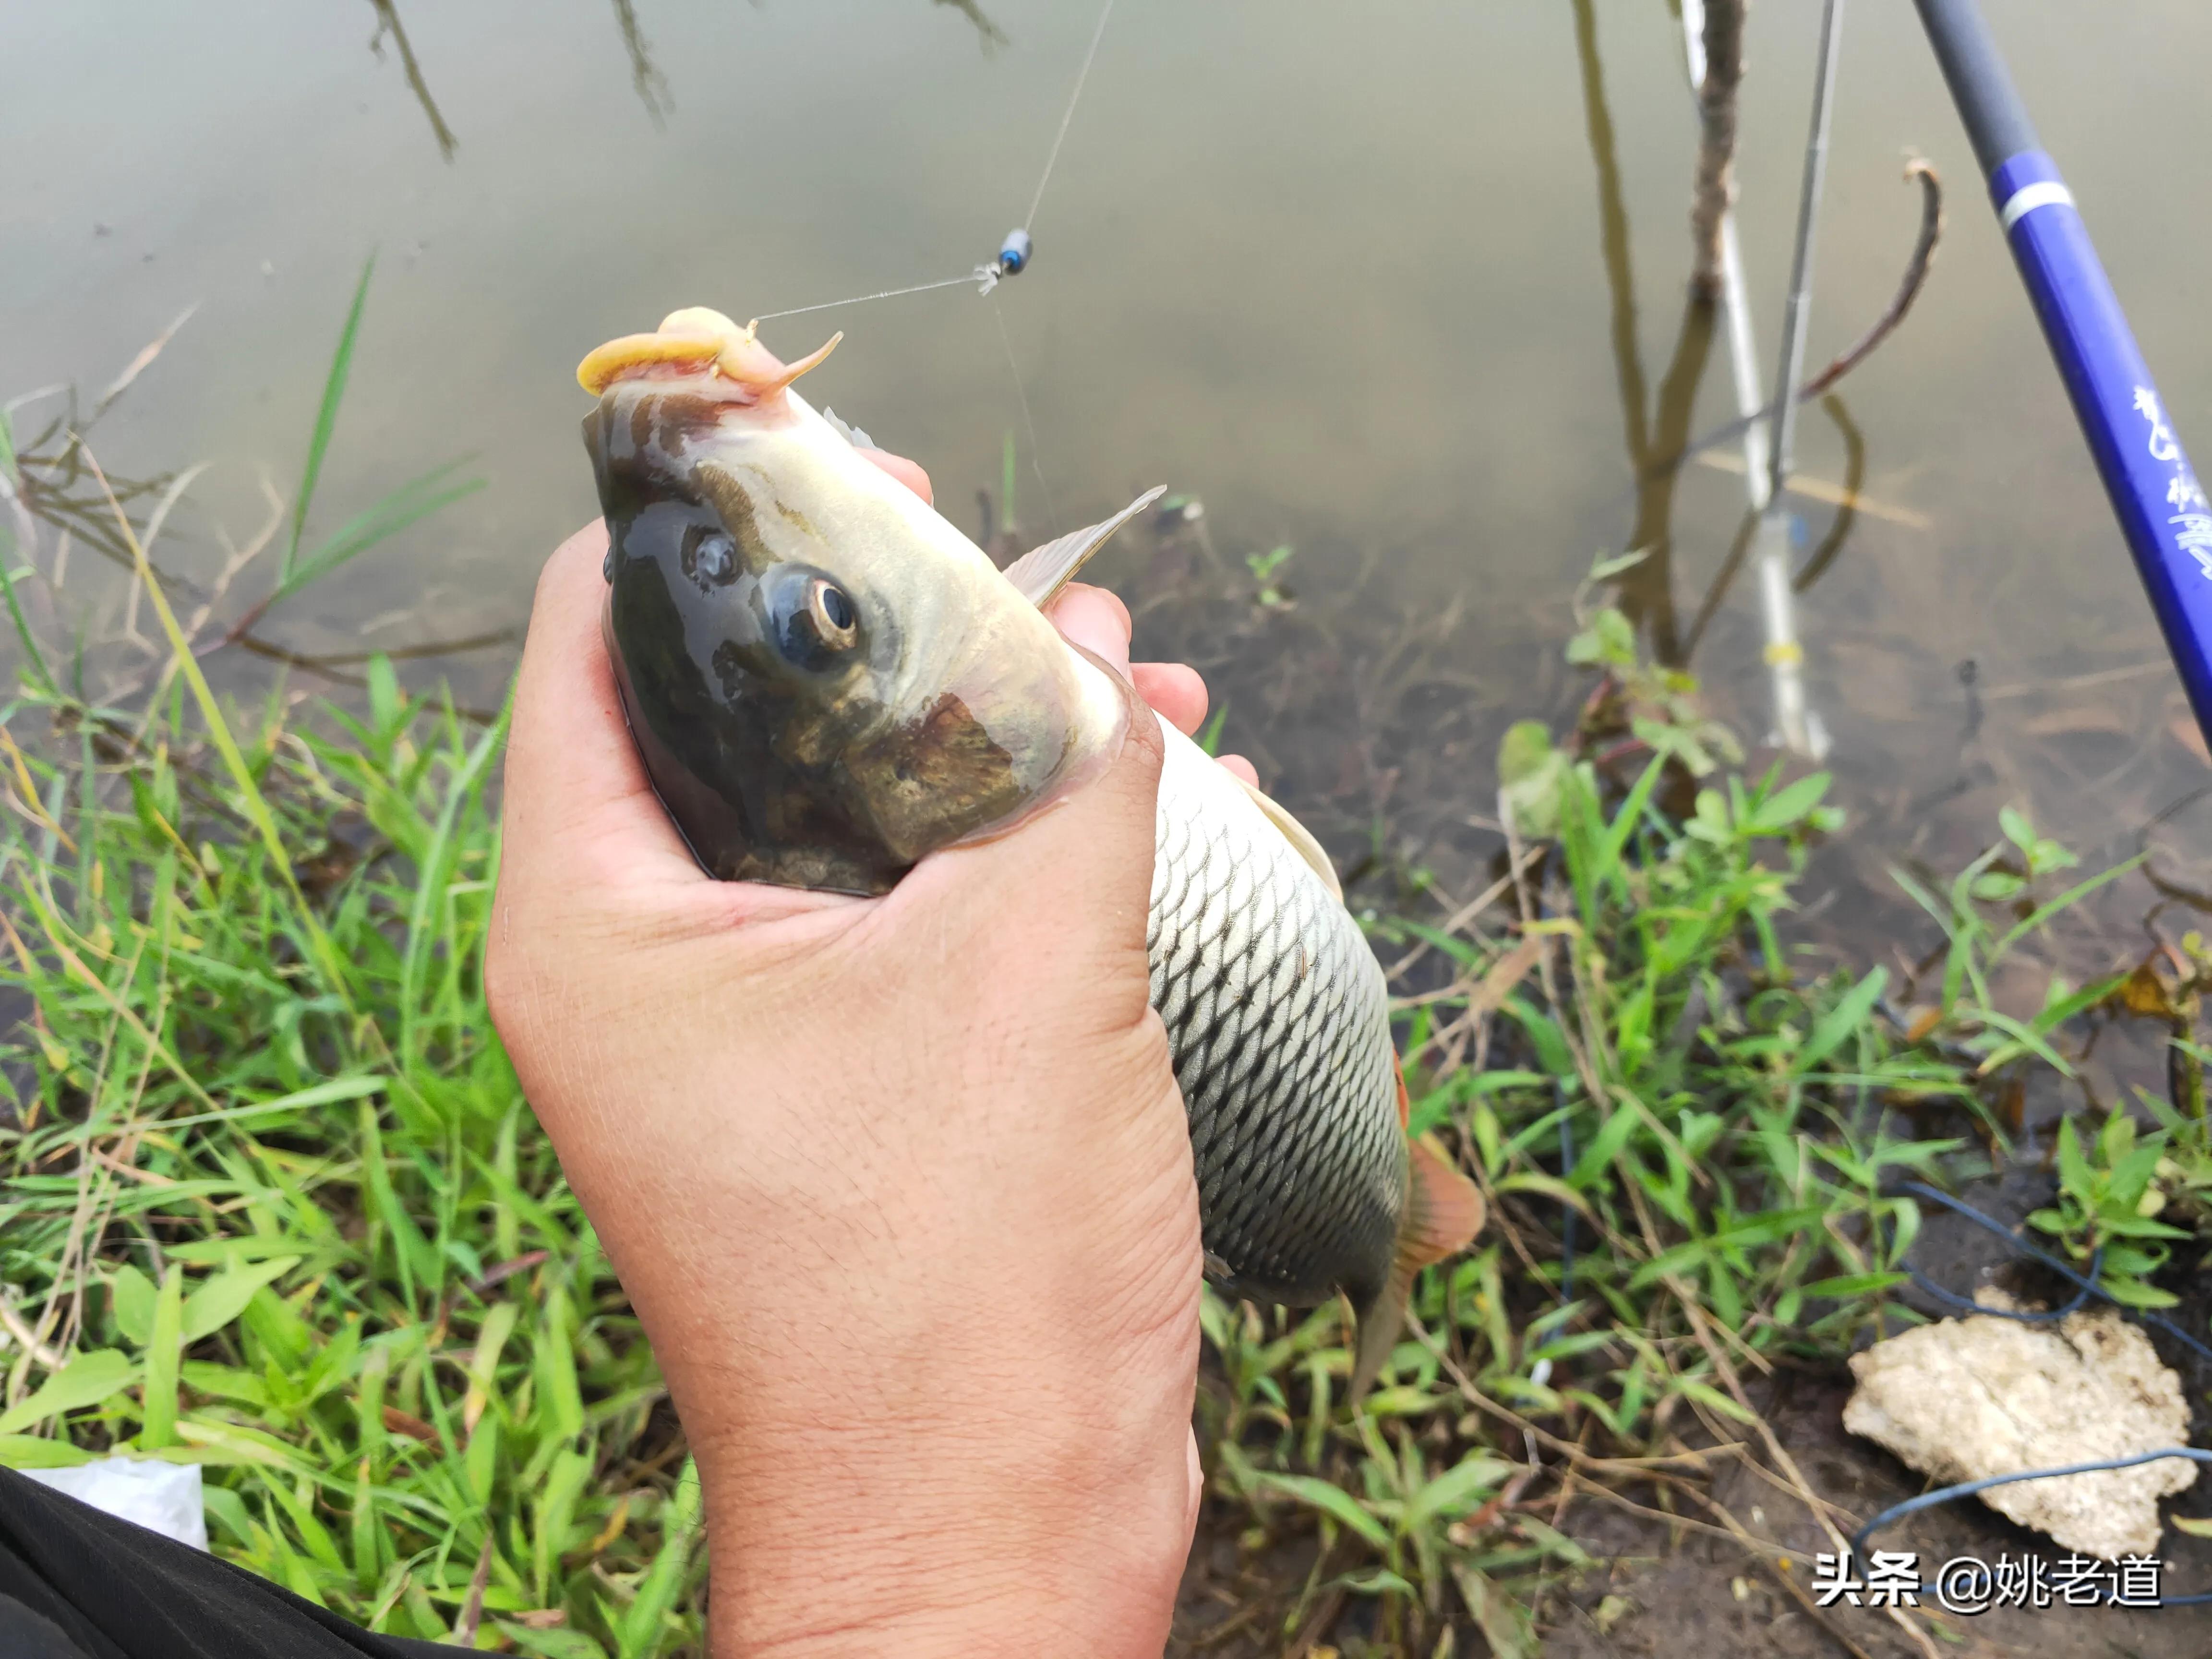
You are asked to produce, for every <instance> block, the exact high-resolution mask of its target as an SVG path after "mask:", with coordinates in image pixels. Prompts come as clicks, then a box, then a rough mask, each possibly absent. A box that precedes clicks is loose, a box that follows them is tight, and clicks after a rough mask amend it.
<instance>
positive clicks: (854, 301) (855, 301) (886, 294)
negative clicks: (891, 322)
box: [753, 271, 975, 323]
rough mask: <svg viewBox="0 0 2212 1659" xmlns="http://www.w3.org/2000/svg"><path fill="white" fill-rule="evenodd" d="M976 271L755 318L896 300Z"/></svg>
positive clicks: (969, 278)
mask: <svg viewBox="0 0 2212 1659" xmlns="http://www.w3.org/2000/svg"><path fill="white" fill-rule="evenodd" d="M974 281H975V272H974V271H969V273H968V274H967V275H966V276H947V277H946V278H945V280H944V281H943V282H941V283H915V285H914V286H913V287H912V288H887V289H884V290H883V291H882V292H881V293H879V294H856V295H854V296H853V297H852V298H851V299H849V300H825V301H823V302H822V303H821V304H820V305H818V306H793V307H791V309H790V310H788V311H767V312H763V313H761V314H760V315H759V316H757V317H756V318H754V319H753V320H754V321H755V322H757V323H772V322H774V321H775V319H777V318H779V317H803V316H805V314H806V313H808V312H810V311H835V310H836V309H837V307H839V306H860V305H866V303H867V302H868V301H871V300H896V299H897V298H898V297H899V296H900V295H906V294H927V293H928V292H930V290H931V289H939V288H951V287H953V286H955V285H956V284H957V283H972V282H974Z"/></svg>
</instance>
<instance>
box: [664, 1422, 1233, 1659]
mask: <svg viewBox="0 0 2212 1659" xmlns="http://www.w3.org/2000/svg"><path fill="white" fill-rule="evenodd" d="M1008 1415H1010V1416H1011V1415H1012V1413H1008ZM1187 1422H1188V1419H1187V1417H1185V1419H1183V1422H1182V1424H1179V1425H1177V1426H1176V1432H1175V1434H1173V1435H1172V1436H1166V1435H1162V1434H1158V1433H1152V1434H1149V1435H1142V1436H1138V1437H1127V1436H1121V1437H1116V1436H1115V1435H1113V1434H1112V1433H1110V1432H1108V1433H1092V1432H1086V1431H1085V1428H1086V1427H1087V1426H1088V1425H1077V1427H1076V1428H1075V1430H1074V1431H1069V1429H1068V1428H1067V1425H1066V1424H1065V1423H1064V1422H1060V1423H1052V1424H1049V1425H1048V1426H1045V1427H1043V1428H1042V1429H1040V1427H1039V1426H1038V1425H1037V1424H1036V1423H1033V1422H1024V1423H1020V1424H1016V1425H1006V1424H994V1425H989V1427H988V1428H987V1429H981V1430H975V1431H963V1430H962V1429H961V1428H959V1427H958V1426H957V1425H951V1424H946V1423H944V1422H942V1421H939V1422H938V1423H934V1424H928V1425H917V1426H913V1427H909V1428H908V1429H906V1430H905V1431H898V1430H896V1429H890V1430H886V1429H883V1428H869V1429H852V1428H848V1429H844V1430H835V1429H831V1430H825V1431H822V1432H819V1433H817V1434H814V1435H811V1436H810V1437H808V1439H807V1443H805V1445H803V1446H800V1445H792V1446H790V1447H788V1448H787V1449H785V1450H783V1451H780V1450H779V1449H775V1448H774V1447H770V1446H763V1445H761V1444H758V1443H747V1442H744V1441H742V1440H740V1441H737V1442H732V1443H723V1444H721V1445H719V1446H716V1447H714V1448H712V1449H702V1451H701V1452H700V1456H699V1461H700V1471H701V1478H702V1482H703V1483H704V1497H705V1502H706V1514H707V1528H708V1541H709V1547H710V1549H711V1551H712V1562H713V1565H712V1573H713V1577H712V1584H711V1589H710V1593H709V1597H708V1605H709V1608H710V1615H709V1616H710V1623H711V1628H712V1637H713V1645H712V1651H713V1654H714V1659H741V1656H743V1659H752V1656H770V1655H772V1656H775V1659H832V1656H846V1655H854V1656H858V1655H863V1654H865V1655H870V1656H874V1655H880V1654H889V1653H896V1654H898V1655H900V1656H901V1659H936V1656H938V1655H940V1654H941V1655H944V1656H946V1659H951V1656H956V1655H957V1656H959V1659H981V1656H991V1655H997V1654H1005V1655H1007V1656H1009V1659H1012V1656H1015V1655H1020V1656H1022V1659H1047V1656H1053V1655H1058V1654H1066V1655H1070V1656H1075V1655H1081V1656H1084V1659H1122V1656H1125V1655H1126V1656H1129V1659H1158V1655H1159V1653H1160V1651H1161V1649H1162V1648H1163V1647H1164V1644H1165V1643H1166V1639H1167V1635H1168V1629H1169V1624H1170V1619H1171V1617H1172V1614H1173V1611H1174V1604H1175V1595H1176V1585H1177V1583H1179V1581H1180V1579H1181V1577H1182V1567H1183V1564H1184V1560H1185V1558H1186V1556H1187V1554H1188V1549H1189V1544H1190V1532H1191V1523H1192V1521H1193V1519H1194V1502H1193V1498H1194V1494H1195V1486H1194V1474H1193V1472H1192V1465H1193V1458H1192V1454H1191V1451H1190V1445H1191V1443H1190V1440H1189V1435H1188V1427H1187V1426H1185V1425H1187ZM786 1451H787V1453H788V1455H786Z"/></svg>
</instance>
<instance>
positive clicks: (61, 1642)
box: [0, 1469, 453, 1659]
mask: <svg viewBox="0 0 2212 1659" xmlns="http://www.w3.org/2000/svg"><path fill="white" fill-rule="evenodd" d="M452 1653H453V1649H452V1648H451V1647H448V1646H446V1645H443V1644H440V1643H435V1642H418V1641H415V1640H412V1639H411V1638H405V1637H398V1636H376V1635H372V1634H371V1633H370V1632H368V1631H365V1630H362V1628H360V1626H356V1625H349V1624H348V1623H347V1622H346V1621H345V1620H343V1619H341V1618H339V1617H338V1616H337V1614H336V1613H332V1612H331V1611H330V1609H329V1608H327V1607H317V1606H316V1605H315V1604H314V1603H313V1602H312V1601H307V1600H306V1599H305V1598H304V1597H301V1596H298V1595H293V1594H292V1592H291V1591H289V1590H288V1589H282V1588H280V1587H279V1586H277V1585H276V1584H272V1583H270V1582H269V1581H268V1580H267V1579H265V1578H258V1577H255V1576H254V1575H253V1574H252V1573H250V1572H248V1571H246V1570H245V1569H244V1568H243V1567H234V1566H233V1565H231V1564H230V1563H229V1562H228V1561H219V1560H217V1559H216V1558H215V1557H214V1556H212V1555H204V1554H202V1553H200V1552H199V1551H198V1550H196V1549H194V1548H192V1547H191V1546H190V1545H188V1544H179V1543H178V1542H177V1541H175V1540H174V1539H171V1538H164V1537H162V1536H161V1534H159V1533H155V1532H149V1531H147V1530H146V1528H143V1527H141V1526H136V1525H134V1524H132V1523H131V1522H128V1521H118V1520H117V1519H116V1518H115V1517H114V1516H112V1515H105V1514H102V1513H101V1512H100V1510H96V1509H94V1508H93V1507H92V1506H91V1505H90V1504H80V1503H79V1502H77V1500H76V1498H68V1497H64V1495H63V1494H62V1493H60V1492H54V1491H52V1490H51V1489H50V1488H48V1487H46V1486H40V1485H39V1483H38V1482H37V1481H35V1480H25V1479H24V1478H23V1477H22V1476H21V1475H20V1474H16V1473H15V1471H14V1470H13V1469H0V1659H362V1656H364V1655H365V1656H368V1659H431V1656H444V1655H450V1654H452Z"/></svg>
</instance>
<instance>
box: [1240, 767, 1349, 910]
mask: <svg viewBox="0 0 2212 1659" xmlns="http://www.w3.org/2000/svg"><path fill="white" fill-rule="evenodd" d="M1237 782H1238V783H1240V784H1243V786H1244V793H1246V794H1248V795H1249V796H1251V798H1252V805H1255V806H1256V807H1258V808H1259V809H1260V811H1261V816H1262V817H1265V818H1266V819H1267V822H1268V823H1272V824H1273V825H1274V826H1275V828H1276V829H1278V830H1279V831H1280V832H1281V833H1282V837H1283V839H1284V840H1285V841H1286V842H1290V844H1291V848H1292V850H1293V851H1295V852H1296V853H1297V855H1298V856H1299V857H1300V858H1302V859H1304V860H1305V861H1306V862H1307V863H1308V864H1310V865H1311V866H1313V872H1314V873H1315V874H1316V875H1317V876H1319V877H1320V878H1322V885H1323V886H1325V887H1327V888H1328V891H1329V896H1330V897H1331V898H1334V900H1335V901H1336V902H1338V903H1339V904H1341V903H1343V902H1344V884H1343V883H1341V882H1340V881H1339V880H1337V878H1336V866H1334V864H1331V863H1330V862H1329V861H1328V854H1327V853H1324V852H1323V851H1322V847H1321V843H1320V842H1317V841H1316V840H1315V839H1314V837H1313V831H1312V830H1310V829H1307V828H1306V827H1305V825H1304V824H1303V823H1299V822H1298V821H1297V819H1296V818H1294V817H1291V815H1290V812H1289V810H1288V809H1287V808H1285V807H1284V806H1282V805H1279V803H1277V802H1275V801H1273V800H1272V799H1269V798H1268V797H1267V796H1266V795H1264V794H1262V793H1261V792H1260V791H1259V790H1258V789H1256V788H1255V787H1253V786H1252V785H1250V784H1249V783H1244V780H1243V779H1242V778H1238V779H1237Z"/></svg>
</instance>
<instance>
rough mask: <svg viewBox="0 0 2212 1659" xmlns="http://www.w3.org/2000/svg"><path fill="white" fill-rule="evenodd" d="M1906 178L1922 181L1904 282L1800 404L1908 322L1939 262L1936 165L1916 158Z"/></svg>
mask: <svg viewBox="0 0 2212 1659" xmlns="http://www.w3.org/2000/svg"><path fill="white" fill-rule="evenodd" d="M1905 177H1906V178H1907V179H1918V180H1919V181H1920V236H1919V240H1917V241H1915V242H1914V243H1913V245H1912V257H1911V258H1910V259H1908V260H1907V261H1905V277H1904V280H1903V281H1901V282H1899V283H1898V285H1897V292H1896V293H1895V294H1893V295H1891V296H1890V301H1889V304H1888V305H1887V306H1886V307H1883V310H1882V313H1881V316H1879V317H1877V318H1875V319H1874V326H1873V327H1871V328H1869V329H1868V330H1867V331H1866V332H1865V333H1863V334H1862V335H1860V336H1859V337H1858V339H1857V341H1856V342H1854V343H1852V344H1851V345H1850V346H1848V347H1846V348H1845V349H1844V350H1842V351H1839V352H1838V353H1837V354H1836V359H1835V361H1834V362H1832V363H1830V364H1829V365H1828V366H1827V367H1826V368H1824V369H1822V370H1821V371H1820V373H1819V374H1815V375H1814V377H1813V378H1812V379H1811V380H1808V381H1806V382H1805V384H1804V385H1802V386H1799V387H1798V388H1797V401H1798V402H1800V403H1807V404H1808V403H1810V402H1812V401H1813V399H1814V398H1818V397H1820V396H1822V395H1823V394H1824V393H1826V392H1827V391H1828V390H1829V389H1830V388H1831V387H1832V386H1834V385H1835V384H1836V382H1837V381H1838V380H1842V379H1843V378H1844V375H1846V374H1850V372H1851V371H1852V370H1853V369H1855V368H1857V367H1858V366H1859V365H1860V364H1861V363H1862V362H1865V361H1866V359H1867V357H1868V356H1869V354H1870V353H1871V352H1872V351H1873V350H1874V349H1875V347H1876V346H1878V345H1880V344H1881V343H1882V342H1883V341H1884V340H1886V339H1887V338H1888V337H1889V336H1890V332H1891V331H1892V330H1893V329H1894V328H1896V326H1897V325H1899V323H1901V322H1903V321H1904V320H1905V313H1906V312H1908V311H1910V310H1911V309H1912V302H1913V301H1915V300H1917V299H1918V298H1919V297H1920V290H1921V289H1922V287H1923V285H1924V284H1925V283H1927V281H1928V267H1929V265H1931V264H1934V263H1935V261H1936V243H1937V242H1938V241H1940V240H1942V235H1943V181H1942V179H1941V178H1939V177H1938V176H1937V175H1936V169H1935V167H1933V166H1931V165H1930V164H1929V163H1928V162H1927V161H1923V160H1922V159H1921V158H1920V157H1918V156H1917V155H1916V156H1914V157H1913V158H1912V159H1911V161H1907V162H1906V163H1905Z"/></svg>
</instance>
